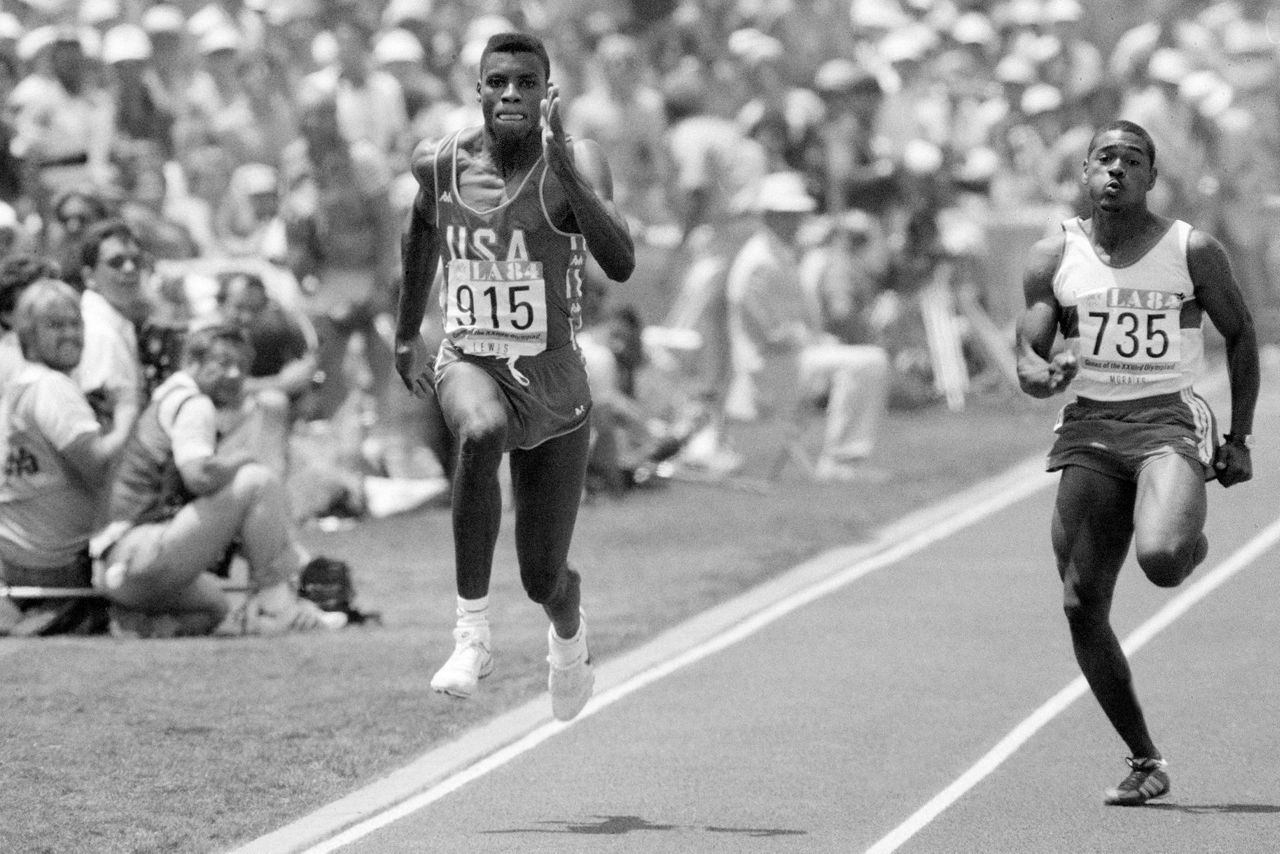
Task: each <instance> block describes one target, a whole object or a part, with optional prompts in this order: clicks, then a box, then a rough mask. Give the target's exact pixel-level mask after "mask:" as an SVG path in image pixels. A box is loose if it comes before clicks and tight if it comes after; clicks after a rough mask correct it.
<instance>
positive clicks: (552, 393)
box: [436, 339, 591, 451]
mask: <svg viewBox="0 0 1280 854" xmlns="http://www.w3.org/2000/svg"><path fill="white" fill-rule="evenodd" d="M460 362H469V363H470V364H472V365H477V366H479V367H481V368H483V369H484V370H485V372H486V373H488V374H489V376H491V377H492V378H493V379H494V381H495V382H497V384H498V388H499V389H500V391H501V394H502V399H503V402H504V404H505V406H506V409H507V425H508V430H507V447H506V448H504V450H507V451H512V450H515V449H517V448H521V449H526V450H527V449H529V448H536V447H537V446H538V445H541V444H542V443H543V442H545V441H547V440H548V439H554V438H556V437H557V436H563V435H565V434H566V433H571V432H573V431H574V430H576V429H577V428H578V427H581V426H582V425H583V424H584V423H585V422H586V420H587V415H588V413H590V412H591V388H590V386H589V385H588V384H587V368H586V364H585V363H584V362H583V360H582V352H581V351H580V350H578V349H577V348H576V347H574V346H572V345H566V346H564V347H559V348H557V349H555V350H547V351H546V352H543V353H539V354H538V355H536V356H524V357H521V358H520V359H518V360H517V361H516V363H515V365H514V368H515V370H514V371H513V370H512V367H511V366H508V364H507V362H506V360H504V359H496V358H492V357H490V356H468V355H466V354H465V353H460V352H459V351H458V350H457V348H455V347H454V346H453V344H452V343H451V342H450V341H449V340H448V339H446V340H445V341H444V343H442V344H441V345H440V353H439V355H438V356H437V357H436V387H437V388H441V387H443V386H444V385H446V384H447V383H448V382H449V374H450V368H451V367H452V366H453V365H456V364H458V363H460ZM518 376H519V377H523V378H524V379H526V380H527V381H528V382H527V384H526V383H522V382H520V379H519V378H518Z"/></svg>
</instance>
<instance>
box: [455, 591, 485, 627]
mask: <svg viewBox="0 0 1280 854" xmlns="http://www.w3.org/2000/svg"><path fill="white" fill-rule="evenodd" d="M457 615H458V626H459V627H460V628H466V627H468V626H487V625H489V597H488V596H481V597H480V598H479V599H463V598H462V597H461V596H459V597H458V609H457Z"/></svg>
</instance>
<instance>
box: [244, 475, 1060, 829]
mask: <svg viewBox="0 0 1280 854" xmlns="http://www.w3.org/2000/svg"><path fill="white" fill-rule="evenodd" d="M1055 482H1056V479H1055V478H1054V477H1053V476H1052V475H1049V474H1046V473H1045V472H1044V464H1043V461H1042V460H1041V459H1039V458H1036V459H1033V460H1028V461H1026V462H1024V463H1023V464H1021V465H1018V466H1015V467H1014V468H1013V469H1010V470H1009V471H1008V472H1006V473H1005V475H1003V476H1001V477H997V478H993V479H992V480H991V481H988V482H987V483H986V484H985V485H984V488H982V489H981V490H970V491H966V492H965V493H963V494H962V495H960V496H955V499H956V500H954V501H949V502H944V504H943V505H942V508H943V509H944V510H945V515H942V516H941V517H939V516H938V515H936V514H934V513H930V514H928V517H927V518H929V522H928V524H926V525H924V526H922V527H920V528H918V529H915V530H912V531H907V532H902V531H901V530H900V529H899V528H898V526H894V527H893V529H892V530H893V533H894V537H895V538H896V539H897V541H896V542H891V543H889V544H887V547H885V548H883V549H882V550H879V551H877V552H876V553H874V554H872V555H870V556H867V557H865V558H863V559H860V560H857V561H855V562H853V563H851V564H849V563H846V564H844V565H843V568H840V569H837V570H836V571H834V572H832V573H828V574H827V575H826V576H825V577H823V578H821V579H820V580H818V581H816V582H814V583H810V584H807V585H806V586H804V587H802V588H801V589H799V590H796V591H794V592H792V593H790V594H789V595H786V596H783V597H781V598H777V597H775V598H766V597H762V596H761V595H760V592H759V590H757V591H756V592H752V593H750V594H748V595H749V596H750V597H751V601H753V602H757V603H759V606H758V607H755V608H754V609H753V610H752V612H751V613H749V614H748V615H746V616H745V617H744V618H742V619H741V620H740V621H738V622H736V623H735V624H733V625H731V626H729V627H728V628H725V629H723V630H722V631H719V632H717V633H716V634H714V635H713V636H711V637H709V638H708V639H706V640H705V641H703V642H702V643H698V644H696V645H694V646H692V647H690V648H688V649H686V650H685V651H683V652H680V653H678V654H676V655H673V656H669V657H664V658H663V659H661V660H660V661H658V662H657V663H656V664H653V665H652V666H649V667H647V668H646V669H643V670H641V671H639V672H636V673H635V674H634V675H631V676H629V677H628V678H626V679H623V680H621V681H620V682H619V683H618V684H616V685H614V686H613V687H611V688H608V689H606V690H604V691H601V693H600V694H598V695H597V696H596V697H594V698H593V699H592V700H591V701H590V702H589V703H587V705H586V707H585V708H584V709H583V710H582V712H581V713H579V715H578V717H577V718H575V719H574V720H573V721H572V722H570V723H560V722H557V721H552V722H549V723H544V724H542V725H540V726H537V727H536V728H534V729H533V730H532V731H529V732H528V733H527V734H525V735H524V736H523V737H521V738H519V739H517V740H516V741H513V742H511V743H509V744H507V745H505V746H503V747H501V748H500V749H498V750H496V751H494V752H492V753H490V754H488V755H487V756H485V757H484V758H482V759H480V760H479V761H477V762H475V763H474V764H472V765H469V766H468V767H466V768H463V769H462V770H460V771H457V772H456V773H453V774H451V775H449V776H448V777H446V778H444V779H442V780H440V781H439V782H437V783H435V784H434V785H432V786H430V788H427V789H424V790H421V791H419V792H417V793H416V794H413V795H411V796H409V797H407V798H405V799H403V800H399V801H398V802H396V803H394V804H393V805H390V806H386V805H384V806H382V807H379V808H378V810H377V811H376V812H374V813H373V814H371V815H367V817H363V818H362V819H360V820H358V822H357V823H355V824H350V825H349V826H347V827H346V829H344V830H341V831H340V832H338V833H336V835H333V836H329V837H328V838H327V839H324V840H323V841H321V842H314V841H313V840H308V843H307V844H309V846H310V847H305V848H302V847H301V846H297V845H289V844H287V843H286V842H285V839H284V837H283V836H274V838H273V837H272V836H268V837H263V838H262V839H259V840H256V841H255V843H250V845H249V846H246V847H244V848H242V849H239V852H238V853H237V854H249V852H258V851H262V852H265V851H273V852H278V851H282V850H295V851H296V850H304V851H305V852H306V854H327V852H330V851H336V850H338V849H339V848H342V847H343V846H346V845H350V844H351V843H353V842H356V841H357V840H359V839H362V838H364V837H366V836H368V835H369V834H371V833H373V832H375V831H377V830H378V829H380V828H383V827H386V826H388V825H390V824H393V823H394V822H396V821H399V820H400V819H402V818H404V817H406V816H408V815H411V814H412V813H414V812H416V811H418V810H420V809H423V808H425V807H427V806H429V805H431V804H432V803H435V802H436V801H438V800H440V799H441V798H443V797H445V796H446V795H448V794H450V793H452V792H455V791H457V790H458V789H460V788H461V787H463V786H465V785H466V784H467V783H470V782H472V781H474V780H476V779H478V778H480V777H483V776H484V775H485V774H488V773H489V772H490V771H493V770H496V769H498V768H500V767H502V766H503V765H505V764H507V763H508V762H511V761H512V760H514V759H516V758H517V757H519V756H521V755H522V754H524V753H527V752H528V751H530V750H532V749H533V748H535V747H537V746H538V745H540V744H542V743H543V742H544V741H546V740H547V739H549V738H551V737H552V736H554V735H556V734H557V733H559V732H561V731H562V730H563V729H565V728H566V727H568V726H572V725H573V724H575V723H577V722H579V721H582V720H584V719H586V718H588V717H590V716H591V715H594V714H596V713H597V712H599V711H601V710H602V709H605V708H608V707H609V706H611V705H613V704H614V703H616V702H618V701H619V700H621V699H623V698H624V697H627V696H628V695H630V694H633V693H635V692H636V691H639V690H640V689H642V688H644V687H645V686H647V685H650V684H652V683H653V682H656V681H658V680H659V679H662V678H664V677H666V676H669V675H671V674H672V673H674V672H676V671H677V670H680V669H681V668H684V667H687V666H689V665H691V664H694V663H696V662H698V661H701V660H702V659H704V658H706V657H708V656H710V655H713V654H715V653H717V652H719V651H721V650H723V649H726V648H727V647H730V646H732V645H733V644H736V643H738V642H739V641H741V640H743V639H744V638H747V637H749V636H750V635H752V634H755V633H756V632H758V631H760V630H761V629H763V628H765V627H766V626H768V625H770V624H771V623H774V622H776V621H777V620H779V619H781V618H782V617H784V616H786V615H787V614H790V613H791V612H792V611H795V610H796V609H798V608H801V607H803V606H805V605H807V604H809V603H811V602H814V601H816V600H818V599H820V598H822V597H823V596H827V595H829V594H831V593H833V592H835V591H836V590H839V589H840V588H842V587H845V586H846V585H848V584H850V583H852V582H853V581H855V580H857V579H859V578H861V577H863V576H865V575H867V574H869V573H872V572H875V571H876V570H879V569H883V568H885V567H887V566H891V565H893V564H895V563H897V562H899V561H901V560H903V559H904V558H907V557H909V556H911V555H913V554H915V553H916V552H919V551H921V550H923V549H925V548H927V547H929V546H931V545H933V544H934V543H937V542H939V541H941V540H944V539H946V538H947V537H949V536H951V535H952V534H955V533H956V532H958V531H961V530H963V529H965V528H967V527H969V526H971V525H974V524H976V523H977V522H980V521H982V520H983V519H986V518H987V517H988V516H991V515H993V514H994V513H997V512H999V511H1000V510H1003V509H1004V508H1006V507H1009V506H1011V505H1013V504H1015V503H1016V502H1018V501H1021V500H1022V499H1024V498H1027V497H1028V496H1030V495H1032V494H1034V493H1035V492H1038V491H1040V490H1041V489H1044V488H1046V487H1048V486H1049V485H1051V484H1053V483H1055ZM764 586H765V587H768V585H764ZM761 599H764V601H760V600H761ZM764 602H768V604H767V605H766V604H765V603H764ZM349 817H350V818H353V819H355V818H357V816H354V815H352V816H349ZM298 830H299V832H303V831H304V830H305V829H304V828H298ZM282 843H283V844H282ZM272 846H274V847H272Z"/></svg>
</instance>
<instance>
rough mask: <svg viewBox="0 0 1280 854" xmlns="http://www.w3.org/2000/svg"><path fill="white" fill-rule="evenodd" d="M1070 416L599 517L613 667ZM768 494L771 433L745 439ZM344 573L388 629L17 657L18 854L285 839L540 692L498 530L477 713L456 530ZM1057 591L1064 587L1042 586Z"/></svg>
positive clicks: (416, 532)
mask: <svg viewBox="0 0 1280 854" xmlns="http://www.w3.org/2000/svg"><path fill="white" fill-rule="evenodd" d="M1059 403H1060V401H1058V402H1036V401H1032V400H1029V399H1027V398H1023V397H1020V396H1016V395H993V396H989V397H987V398H984V399H981V400H975V401H973V402H971V404H970V406H969V408H968V410H967V411H965V412H963V413H949V412H947V411H946V410H945V409H942V408H940V407H939V408H930V409H926V410H920V411H916V412H912V413H894V414H893V415H892V416H891V418H890V420H889V423H887V424H886V425H885V427H884V432H883V439H882V442H881V445H880V448H879V449H878V451H877V454H876V458H875V461H874V462H875V464H876V465H877V466H878V467H880V468H884V469H887V470H889V471H890V472H891V473H892V475H893V477H892V479H891V480H890V481H889V482H887V483H885V484H880V485H875V486H869V485H858V484H844V485H831V484H815V483H810V482H808V481H806V480H804V479H803V478H801V477H800V475H799V473H798V472H797V471H796V469H795V468H794V467H792V468H789V469H788V470H786V472H785V473H784V476H783V477H782V479H781V481H780V482H779V483H778V486H777V488H776V489H775V490H774V491H773V492H772V493H770V494H768V495H756V494H751V493H748V492H742V491H735V490H731V489H725V488H722V487H718V486H711V485H706V484H689V483H672V484H668V485H665V486H662V487H658V488H654V489H650V490H643V491H637V492H633V493H630V494H628V495H627V496H626V497H625V498H623V499H620V500H615V499H607V498H605V499H594V500H592V501H591V502H589V503H587V504H586V505H584V507H583V508H582V512H581V514H580V517H579V524H578V533H577V536H576V539H575V545H574V549H573V553H572V559H573V561H574V563H575V565H576V566H578V567H579V568H580V569H581V570H582V572H583V576H584V594H585V607H586V609H587V614H588V618H589V621H590V624H591V631H592V651H593V653H594V654H595V655H596V656H598V657H599V658H601V659H608V658H609V657H611V656H614V655H616V654H618V653H619V652H621V651H623V650H626V649H628V648H631V647H634V646H636V645H637V644H639V643H640V642H642V641H644V640H645V639H647V638H649V637H652V636H653V635H655V634H656V633H657V632H659V631H660V630H662V629H664V628H667V627H670V626H671V625H674V624H676V623H678V622H679V621H680V620H682V619H684V618H686V617H688V616H690V615H691V614H694V613H696V612H698V611H700V610H702V609H705V608H706V607H708V606H710V605H712V604H714V603H717V602H720V601H723V600H724V599H725V598H727V597H729V596H732V595H733V594H735V593H738V592H740V591H742V590H744V589H746V588H748V587H751V586H752V585H754V584H757V583H758V582H760V581H762V580H764V579H766V578H768V577H770V576H773V575H776V574H777V573H779V572H781V571H783V570H785V569H787V568H788V567H790V566H792V565H794V564H795V563H796V562H798V561H801V560H803V559H805V558H807V557H810V556H813V555H815V554H818V553H820V552H822V551H824V550H826V549H827V548H830V547H834V546H837V545H845V544H849V543H854V542H857V541H859V540H862V539H865V538H866V537H867V536H868V535H869V534H870V533H871V532H872V531H873V530H874V529H875V528H877V527H878V526H880V525H882V524H885V523H887V522H890V521H892V520H894V519H896V518H899V517H901V516H902V515H904V514H906V513H908V512H910V511H912V510H915V509H918V508H920V507H922V506H925V505H927V504H929V503H931V502H933V501H936V500H939V499H941V498H943V497H945V496H947V495H949V494H951V493H953V492H955V491H956V490H958V489H960V488H962V487H964V486H966V485H968V484H970V483H973V482H975V481H976V480H978V479H980V478H981V477H984V476H986V475H989V474H994V473H996V472H999V471H1002V470H1004V469H1005V468H1006V467H1007V466H1008V465H1010V464H1012V463H1014V462H1017V461H1020V460H1022V459H1024V458H1026V457H1027V456H1028V455H1031V454H1034V453H1037V452H1040V451H1044V450H1045V449H1047V447H1048V444H1049V441H1050V428H1051V426H1052V420H1053V414H1054V412H1055V409H1056V406H1057V405H1058V404H1059ZM737 435H738V442H739V447H740V449H741V450H744V451H746V452H747V453H748V456H749V459H750V460H751V461H752V465H753V467H754V468H755V470H756V471H757V473H758V472H759V471H761V470H763V469H765V468H767V465H768V462H769V460H770V459H771V457H772V455H773V453H774V451H775V449H776V447H777V441H778V436H777V431H776V429H774V428H773V427H771V426H769V425H764V426H753V427H751V428H749V429H741V430H739V431H738V433H737ZM306 538H307V541H308V544H309V545H310V546H311V547H312V548H313V549H314V550H315V551H317V552H320V553H324V554H329V555H333V556H337V557H341V558H345V559H347V560H349V561H350V562H351V563H352V565H353V566H354V568H355V572H356V583H357V586H358V589H359V592H360V598H361V602H362V604H363V605H365V606H366V607H368V608H372V609H376V610H380V611H381V612H382V613H383V615H384V618H385V625H384V626H382V627H380V628H361V627H353V628H349V629H346V630H344V631H342V632H338V633H336V634H333V635H310V636H295V637H285V638H278V639H256V638H237V639H196V640H169V641H125V640H115V639H109V638H50V639H43V640H3V641H0V679H2V680H3V684H4V685H5V686H7V689H8V690H6V691H5V692H4V694H3V696H0V720H3V721H4V726H3V727H2V728H0V757H3V759H2V760H0V787H2V789H3V791H4V793H5V806H4V808H3V820H0V851H6V852H42V851H48V852H67V851H94V852H114V851H121V852H123V851H128V852H160V851H165V852H170V851H209V850H218V849H225V848H228V847H231V846H233V845H234V844H236V843H237V842H242V841H246V840H248V839H251V838H253V837H256V836H258V835H261V834H263V833H266V832H268V831H270V830H273V829H275V828H276V827H279V826H281V825H283V824H285V823H287V822H288V821H290V820H292V819H294V818H296V817H298V816H299V815H302V814H304V813H306V812H309V811H311V810H312V809H314V808H316V807H318V806H320V805H321V804H323V803H325V802H327V801H329V800H332V799H334V798H336V797H339V796H341V795H343V794H346V793H347V792H349V791H350V790H352V789H353V788H356V787H357V786H359V785H361V784H363V783H366V782H368V781H370V780H372V779H374V778H376V777H378V776H380V775H382V774H385V773H386V772H388V771H390V770H392V769H394V768H396V767H398V766H399V765H401V764H403V763H405V762H407V761H408V760H410V759H412V758H413V757H415V756H416V755H418V754H420V753H421V752H423V751H424V750H426V749H427V748H429V747H431V746H432V745H434V744H437V743H440V742H442V741H444V740H447V739H449V738H450V737H452V736H455V735H457V734H458V733H460V732H461V731H463V730H465V729H466V728H468V727H470V726H472V725H473V724H475V723H477V722H479V721H482V720H484V719H486V718H489V717H491V716H493V715H495V714H497V713H499V712H501V711H504V710H506V709H509V708H511V707H513V706H515V705H517V704H519V703H521V702H523V701H525V700H528V699H530V698H532V697H535V696H537V695H538V694H540V693H541V692H543V691H544V690H545V678H546V671H545V666H546V665H545V662H544V657H545V655H546V650H545V640H544V634H545V631H546V623H545V620H544V618H543V616H542V614H541V610H540V609H539V608H537V607H536V606H534V605H533V604H532V603H529V602H528V601H527V600H525V599H524V597H523V593H522V592H521V590H520V586H519V581H518V578H517V574H516V569H515V562H514V556H513V552H512V547H511V525H510V519H507V520H505V521H504V528H503V532H502V536H501V539H500V543H499V548H498V555H497V560H496V564H495V571H494V584H493V589H492V596H491V599H492V603H493V604H492V610H493V614H492V618H493V625H494V635H495V644H496V654H497V658H498V669H497V671H496V672H495V673H494V675H493V676H492V677H490V678H489V679H487V680H486V681H485V683H484V685H483V689H482V690H481V692H480V693H479V694H478V696H477V697H475V698H474V699H472V700H470V701H468V702H465V703H463V702H456V701H450V700H447V699H445V698H443V697H440V696H438V695H434V694H432V693H431V691H430V689H429V688H428V687H427V680H428V679H429V678H430V674H431V672H432V670H433V668H434V666H436V665H437V664H438V663H439V662H440V661H441V660H443V657H444V656H445V655H446V654H447V652H448V650H449V649H450V647H451V638H450V636H449V630H450V629H451V628H452V609H453V596H454V593H453V569H452V546H451V542H452V541H451V535H450V530H449V514H448V512H447V511H445V510H440V509H435V510H428V511H424V512H422V513H417V514H413V515H408V516H403V517H399V518H394V519H385V520H380V521H373V522H368V523H364V524H361V525H359V526H357V527H356V528H354V529H352V530H349V531H344V532H339V533H333V534H322V533H320V532H318V531H309V532H308V533H307V537H306ZM1046 571H1049V568H1046Z"/></svg>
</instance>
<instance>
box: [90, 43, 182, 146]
mask: <svg viewBox="0 0 1280 854" xmlns="http://www.w3.org/2000/svg"><path fill="white" fill-rule="evenodd" d="M102 62H103V64H104V65H106V66H107V68H108V69H109V71H110V75H109V77H110V81H111V85H110V90H109V91H110V94H111V97H112V101H113V103H114V105H115V115H116V127H117V133H118V137H119V139H120V140H122V141H123V140H128V141H137V142H149V143H152V144H154V145H155V146H156V147H157V149H158V150H159V151H160V152H161V153H162V154H163V156H164V157H165V159H169V158H171V157H172V156H173V123H174V118H175V108H176V105H175V104H174V103H173V101H172V100H171V97H170V95H169V93H168V92H167V91H166V90H165V86H164V84H163V83H162V82H161V80H160V77H159V75H158V74H156V71H155V69H154V68H152V67H151V38H150V37H149V36H148V35H147V33H146V31H145V30H143V29H142V28H141V27H139V26H137V25H136V24H117V25H116V26H114V27H112V28H111V29H109V30H107V32H106V34H105V35H104V36H103V38H102Z"/></svg>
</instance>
